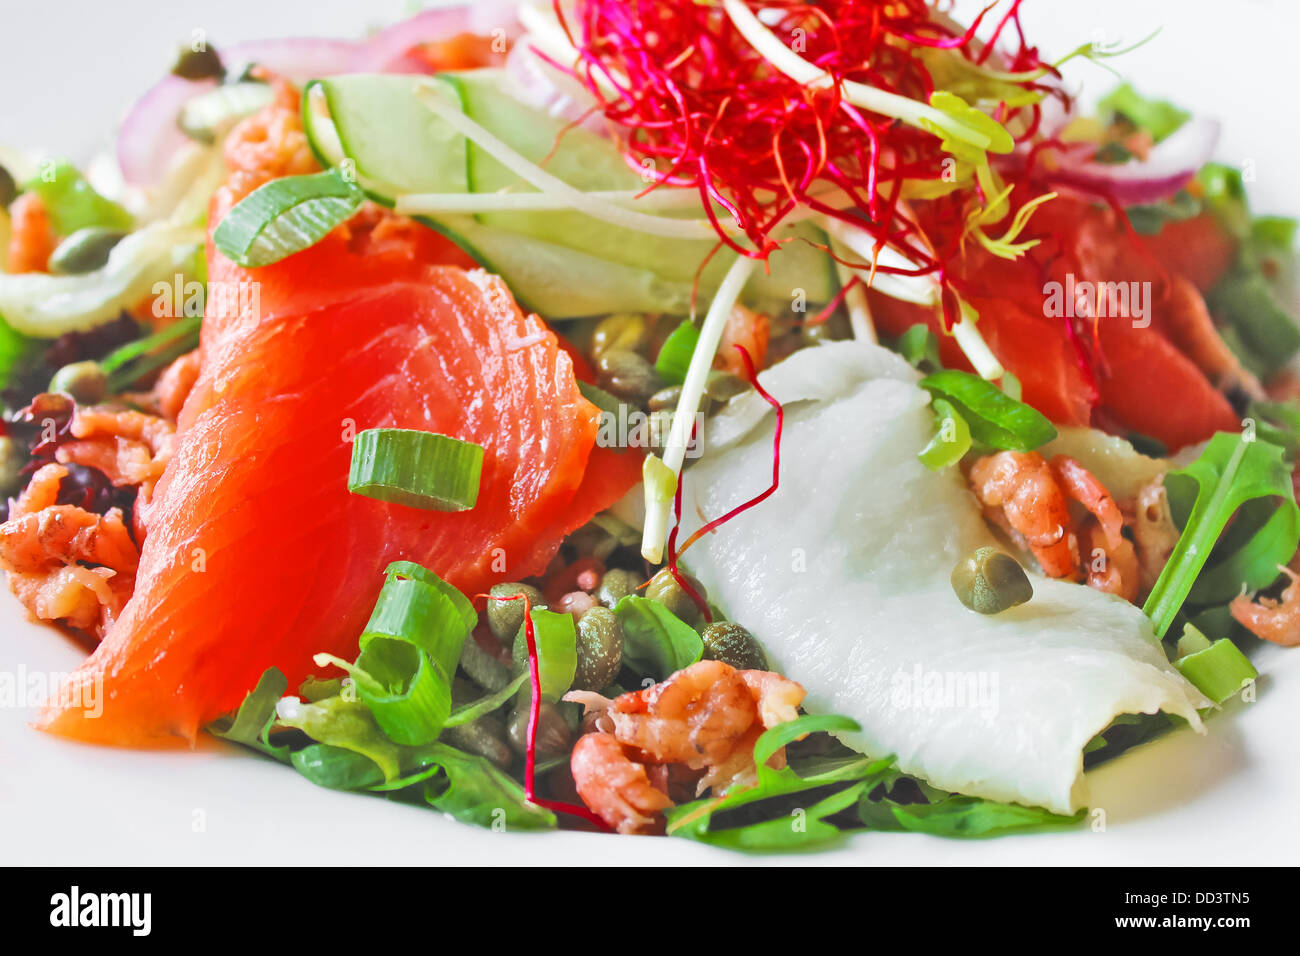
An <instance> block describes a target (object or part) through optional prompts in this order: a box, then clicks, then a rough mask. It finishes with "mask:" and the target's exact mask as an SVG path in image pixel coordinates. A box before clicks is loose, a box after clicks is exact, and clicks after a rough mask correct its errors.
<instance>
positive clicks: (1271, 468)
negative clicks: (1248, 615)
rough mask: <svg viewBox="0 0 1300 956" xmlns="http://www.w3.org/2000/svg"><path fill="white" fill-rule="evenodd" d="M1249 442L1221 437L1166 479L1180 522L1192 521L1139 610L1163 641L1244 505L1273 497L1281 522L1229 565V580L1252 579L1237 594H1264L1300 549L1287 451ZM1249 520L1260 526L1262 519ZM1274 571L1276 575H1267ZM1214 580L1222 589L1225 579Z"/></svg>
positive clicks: (1299, 517) (1207, 594)
mask: <svg viewBox="0 0 1300 956" xmlns="http://www.w3.org/2000/svg"><path fill="white" fill-rule="evenodd" d="M1249 437H1250V436H1242V435H1235V434H1229V433H1226V432H1220V433H1219V434H1217V435H1215V436H1214V437H1213V438H1212V439H1210V443H1209V444H1208V445H1207V446H1206V448H1205V451H1204V452H1203V453H1202V454H1201V457H1200V458H1198V459H1197V460H1196V461H1194V462H1192V463H1191V464H1190V465H1188V466H1187V467H1186V468H1182V469H1180V470H1178V471H1174V472H1170V473H1169V474H1168V475H1167V476H1166V477H1165V487H1166V489H1167V490H1168V493H1169V498H1170V506H1171V508H1173V509H1174V514H1175V517H1177V515H1178V514H1179V512H1180V511H1181V512H1184V513H1186V514H1187V519H1186V522H1185V523H1184V525H1183V532H1182V534H1181V535H1180V536H1179V538H1178V544H1177V545H1176V546H1175V547H1174V550H1173V553H1172V554H1171V555H1170V557H1169V561H1168V562H1167V563H1166V564H1165V567H1164V570H1163V571H1161V573H1160V577H1159V579H1158V580H1157V581H1156V584H1155V587H1154V588H1153V589H1152V591H1151V594H1150V596H1149V597H1148V598H1147V602H1146V604H1145V605H1144V606H1143V608H1142V610H1143V611H1144V612H1145V613H1146V614H1147V616H1148V617H1150V618H1151V622H1152V624H1153V626H1154V627H1155V631H1156V634H1157V635H1158V636H1160V637H1164V636H1165V634H1166V633H1167V632H1168V630H1169V627H1170V625H1172V624H1173V622H1174V617H1175V616H1176V615H1177V613H1178V611H1179V609H1180V608H1182V606H1183V603H1184V602H1185V601H1186V600H1187V598H1188V595H1189V594H1191V593H1192V588H1193V586H1194V585H1195V584H1196V583H1197V578H1198V577H1199V576H1200V574H1201V571H1202V569H1203V568H1204V567H1205V565H1206V562H1207V561H1208V560H1209V558H1210V552H1211V550H1212V549H1213V548H1214V545H1215V543H1216V542H1217V541H1219V538H1220V536H1221V535H1222V534H1223V530H1224V528H1225V527H1226V526H1227V523H1228V520H1229V519H1230V518H1231V517H1232V516H1233V514H1234V513H1236V512H1237V510H1238V509H1239V508H1241V507H1242V506H1243V505H1245V504H1247V503H1248V502H1251V501H1254V500H1256V499H1261V498H1271V497H1276V498H1278V499H1280V500H1281V503H1280V504H1279V505H1278V506H1277V511H1278V513H1280V515H1281V516H1280V517H1270V518H1268V519H1267V521H1266V522H1265V523H1264V525H1262V526H1261V527H1267V528H1268V529H1269V531H1268V534H1256V535H1254V536H1252V537H1251V539H1250V541H1248V542H1246V544H1245V545H1244V546H1243V547H1244V549H1245V552H1244V553H1241V552H1238V554H1237V556H1236V557H1234V558H1232V559H1231V560H1232V563H1231V564H1230V565H1228V566H1229V567H1230V568H1232V571H1231V575H1236V574H1238V573H1240V574H1243V575H1249V576H1250V577H1249V578H1246V579H1244V580H1243V581H1240V582H1236V585H1235V586H1236V588H1237V589H1240V587H1241V584H1243V583H1244V584H1246V586H1248V587H1261V586H1262V585H1263V584H1266V583H1268V581H1264V582H1262V583H1261V582H1259V576H1260V575H1263V574H1266V573H1268V574H1269V581H1271V580H1273V579H1274V578H1276V577H1277V565H1278V564H1281V563H1284V562H1286V561H1287V560H1289V559H1290V557H1291V556H1292V555H1293V554H1295V551H1296V546H1297V544H1298V543H1300V508H1297V507H1296V502H1295V494H1294V492H1293V490H1292V487H1291V470H1290V468H1288V467H1287V464H1286V461H1285V459H1284V456H1283V452H1282V449H1281V448H1280V447H1279V446H1277V445H1274V444H1272V443H1270V442H1266V441H1262V440H1260V439H1259V438H1258V437H1255V440H1253V441H1252V440H1249ZM1192 485H1195V488H1196V490H1195V499H1194V501H1193V502H1192V504H1191V505H1190V508H1189V507H1188V505H1187V502H1188V501H1189V500H1190V498H1191V486H1192ZM1251 514H1252V515H1253V516H1254V517H1255V520H1256V521H1258V513H1257V512H1251ZM1270 563H1271V566H1272V569H1273V570H1272V572H1271V573H1269V572H1267V570H1266V569H1267V568H1268V567H1269V566H1270ZM1231 575H1230V576H1231ZM1221 577H1222V576H1221ZM1210 580H1211V581H1212V583H1214V584H1217V585H1218V587H1219V588H1220V589H1221V587H1222V584H1223V581H1222V580H1221V579H1213V578H1212V579H1210ZM1217 593H1218V591H1217V590H1216V589H1214V588H1211V587H1207V586H1203V588H1202V594H1201V597H1202V598H1203V599H1210V598H1213V597H1215V596H1216V595H1217ZM1229 596H1231V595H1229Z"/></svg>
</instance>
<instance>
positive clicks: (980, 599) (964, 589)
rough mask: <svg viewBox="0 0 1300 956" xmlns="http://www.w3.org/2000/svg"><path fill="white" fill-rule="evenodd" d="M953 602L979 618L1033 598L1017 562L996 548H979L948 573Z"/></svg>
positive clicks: (1030, 586)
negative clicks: (950, 573) (950, 580)
mask: <svg viewBox="0 0 1300 956" xmlns="http://www.w3.org/2000/svg"><path fill="white" fill-rule="evenodd" d="M952 589H953V591H955V592H956V594H957V600H959V601H961V603H962V604H964V605H966V606H967V607H968V608H970V609H971V610H972V611H978V612H979V613H980V614H999V613H1001V612H1002V611H1005V610H1007V609H1008V608H1013V607H1015V606H1016V605H1018V604H1024V603H1025V602H1026V601H1028V600H1029V599H1030V598H1031V597H1033V596H1034V588H1033V585H1031V584H1030V583H1029V575H1027V574H1025V569H1024V568H1022V567H1021V566H1020V562H1019V561H1017V560H1016V559H1015V558H1013V557H1012V556H1011V555H1009V554H1007V553H1006V552H1004V551H999V550H998V549H997V548H980V549H978V550H977V551H975V552H974V553H973V554H971V555H969V556H968V557H966V558H963V559H962V560H961V561H959V562H958V563H957V566H956V567H955V568H953V569H952Z"/></svg>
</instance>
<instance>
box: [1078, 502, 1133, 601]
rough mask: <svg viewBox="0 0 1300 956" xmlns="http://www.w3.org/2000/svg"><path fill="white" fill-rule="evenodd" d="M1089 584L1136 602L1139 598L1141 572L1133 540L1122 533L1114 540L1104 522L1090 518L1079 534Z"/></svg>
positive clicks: (1091, 586)
mask: <svg viewBox="0 0 1300 956" xmlns="http://www.w3.org/2000/svg"><path fill="white" fill-rule="evenodd" d="M1080 543H1081V546H1082V549H1083V552H1084V566H1085V568H1086V570H1087V573H1088V587H1090V588H1096V589H1097V590H1098V591H1105V592H1106V593H1107V594H1117V595H1119V596H1120V597H1122V598H1123V599H1124V600H1126V601H1128V602H1129V603H1130V604H1133V603H1135V602H1136V601H1137V596H1138V588H1139V587H1140V583H1141V575H1140V573H1139V571H1138V556H1137V551H1135V550H1134V548H1133V542H1132V541H1130V540H1129V539H1128V538H1126V537H1124V536H1123V535H1120V536H1119V541H1118V543H1117V544H1116V543H1113V542H1111V540H1110V536H1109V535H1108V534H1107V533H1106V531H1105V529H1104V528H1103V527H1102V525H1101V523H1100V522H1098V521H1090V522H1088V524H1087V526H1086V527H1085V528H1084V529H1083V533H1082V534H1081V535H1080Z"/></svg>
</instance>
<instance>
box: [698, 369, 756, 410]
mask: <svg viewBox="0 0 1300 956" xmlns="http://www.w3.org/2000/svg"><path fill="white" fill-rule="evenodd" d="M748 388H749V383H748V382H746V381H745V380H744V379H743V378H741V377H740V376H739V375H732V374H731V373H730V372H719V371H717V370H716V369H715V370H714V371H712V372H710V373H709V377H708V378H707V379H705V380H704V394H706V395H708V396H709V398H711V399H713V400H714V401H715V402H718V403H719V404H721V403H723V402H728V401H730V400H731V399H733V398H735V397H736V396H737V395H739V394H740V393H741V392H744V391H746V390H747V389H748Z"/></svg>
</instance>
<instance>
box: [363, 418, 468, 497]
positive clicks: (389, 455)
mask: <svg viewBox="0 0 1300 956" xmlns="http://www.w3.org/2000/svg"><path fill="white" fill-rule="evenodd" d="M482 471H483V447H482V446H481V445H475V444H474V443H473V442H466V441H461V440H460V439H457V438H449V437H448V436H446V435H439V434H437V433H436V432H422V431H415V430H413V429H409V428H371V429H367V430H366V431H363V432H361V433H360V434H358V435H357V437H356V441H355V442H354V443H353V445H352V470H351V472H350V473H349V475H348V491H351V492H352V493H353V494H358V495H365V496H366V497H367V498H376V499H378V500H379V501H388V502H391V503H393V504H399V505H407V506H409V507H412V508H425V509H427V510H431V511H468V510H469V509H470V508H473V507H474V503H475V502H476V501H477V500H478V485H479V476H480V475H481V474H482Z"/></svg>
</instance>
